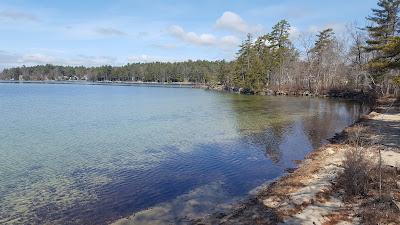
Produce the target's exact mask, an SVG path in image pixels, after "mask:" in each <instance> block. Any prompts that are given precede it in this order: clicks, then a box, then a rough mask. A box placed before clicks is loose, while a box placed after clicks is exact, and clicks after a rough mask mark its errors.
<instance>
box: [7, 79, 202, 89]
mask: <svg viewBox="0 0 400 225" xmlns="http://www.w3.org/2000/svg"><path fill="white" fill-rule="evenodd" d="M0 83H10V84H79V85H111V86H143V87H173V88H205V87H206V85H204V84H196V83H191V82H173V83H166V82H164V83H161V82H137V81H83V80H24V81H20V80H0Z"/></svg>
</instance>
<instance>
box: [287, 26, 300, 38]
mask: <svg viewBox="0 0 400 225" xmlns="http://www.w3.org/2000/svg"><path fill="white" fill-rule="evenodd" d="M299 36H300V31H299V29H297V27H294V26H291V27H290V30H289V38H290V40H292V41H293V40H295V39H296V38H298V37H299Z"/></svg>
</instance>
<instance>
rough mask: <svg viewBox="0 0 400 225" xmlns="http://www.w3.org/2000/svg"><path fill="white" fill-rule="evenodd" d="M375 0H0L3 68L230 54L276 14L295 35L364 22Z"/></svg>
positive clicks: (270, 23)
mask: <svg viewBox="0 0 400 225" xmlns="http://www.w3.org/2000/svg"><path fill="white" fill-rule="evenodd" d="M375 5H376V0H346V1H345V0H335V1H322V0H302V1H300V0H296V1H295V0H281V1H278V0H263V1H261V0H260V1H259V0H253V1H251V0H247V1H246V0H231V1H227V0H219V1H218V0H203V1H194V0H186V1H183V0H182V1H176V0H174V1H173V0H164V1H161V0H154V1H153V0H152V1H144V0H143V1H135V0H131V1H128V0H113V1H112V0H109V1H106V0H98V1H94V0H80V1H78V0H68V1H54V0H35V1H34V0H30V1H29V0H0V37H1V42H0V69H1V68H7V67H11V66H16V65H23V64H25V65H35V64H46V63H53V64H62V65H86V66H96V65H102V64H111V65H122V64H126V63H128V62H150V61H183V60H188V59H193V60H195V59H207V60H217V59H226V60H231V59H233V58H234V57H235V52H236V51H237V46H238V44H240V42H241V41H242V40H243V39H244V38H245V36H246V33H248V32H251V33H253V34H254V35H255V36H257V35H260V34H264V33H267V32H269V31H270V30H271V27H272V26H273V25H274V24H275V23H276V22H277V21H279V20H280V19H287V20H288V21H289V22H290V24H291V25H292V39H293V40H294V41H296V38H297V37H298V36H299V34H301V33H316V32H317V31H318V30H321V29H323V28H326V27H332V28H333V29H334V30H335V31H336V33H338V34H341V33H345V27H346V24H349V23H353V22H357V24H358V25H359V26H363V25H365V23H366V22H365V17H366V16H367V15H369V14H370V12H371V8H374V7H375Z"/></svg>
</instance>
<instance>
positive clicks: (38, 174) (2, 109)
mask: <svg viewBox="0 0 400 225" xmlns="http://www.w3.org/2000/svg"><path fill="white" fill-rule="evenodd" d="M366 110H367V108H366V107H364V106H362V105H360V104H357V103H354V102H349V101H339V100H331V99H322V98H302V97H268V96H245V95H237V94H229V93H219V92H214V91H206V90H202V89H193V88H165V87H137V86H107V85H74V84H23V83H21V84H12V83H3V84H0V224H66V223H68V224H106V223H110V222H113V221H115V220H117V219H119V218H121V217H125V216H129V215H131V214H133V213H135V212H139V211H142V210H145V209H148V208H150V207H157V206H158V205H160V204H161V205H164V206H165V205H167V204H168V203H169V202H176V201H177V200H179V199H184V201H187V200H188V198H190V194H191V193H195V192H194V191H195V190H203V189H201V188H210V187H211V188H210V190H211V191H210V192H207V196H208V197H209V199H210V202H208V203H207V202H204V200H205V199H207V198H206V197H204V199H203V202H200V203H198V205H197V206H196V205H195V206H193V205H192V206H191V207H192V208H191V209H187V208H184V209H179V210H178V211H179V212H181V213H182V212H184V213H186V214H191V213H193V215H197V214H198V213H200V214H201V213H204V212H207V211H210V210H212V209H211V208H212V207H214V206H217V205H223V204H225V203H228V202H230V201H233V200H236V199H240V198H241V197H243V196H246V195H247V194H248V193H249V192H250V191H251V190H253V189H254V188H256V187H257V186H259V185H262V184H264V183H265V182H268V181H271V180H273V179H276V178H277V177H280V176H282V174H283V173H285V170H286V169H287V168H292V167H295V162H294V161H295V160H299V159H303V158H304V156H305V155H306V154H307V153H309V152H310V151H311V150H312V149H315V148H317V147H319V146H321V145H322V144H324V143H327V140H326V139H327V138H330V137H332V136H333V135H334V134H335V133H336V132H340V131H341V130H342V129H343V128H344V127H346V126H348V125H349V124H351V123H353V122H354V121H355V120H356V119H357V118H358V117H359V116H360V114H362V113H364V112H366ZM202 193H203V196H205V194H204V193H205V192H204V191H203V192H202ZM182 196H185V197H184V198H182ZM188 196H189V197H188ZM202 198H203V197H202ZM181 205H182V204H181ZM196 207H197V208H196ZM185 210H189V211H185ZM190 210H191V211H190ZM196 210H197V211H196ZM192 211H193V212H192ZM194 211H196V212H194ZM168 213H176V212H172V211H171V210H170V211H168ZM196 213H197V214H196Z"/></svg>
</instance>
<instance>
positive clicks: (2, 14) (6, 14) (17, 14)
mask: <svg viewBox="0 0 400 225" xmlns="http://www.w3.org/2000/svg"><path fill="white" fill-rule="evenodd" d="M0 18H4V19H9V20H24V21H35V22H37V21H39V18H38V17H36V16H35V15H33V14H30V13H26V12H21V11H14V10H3V11H0Z"/></svg>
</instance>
